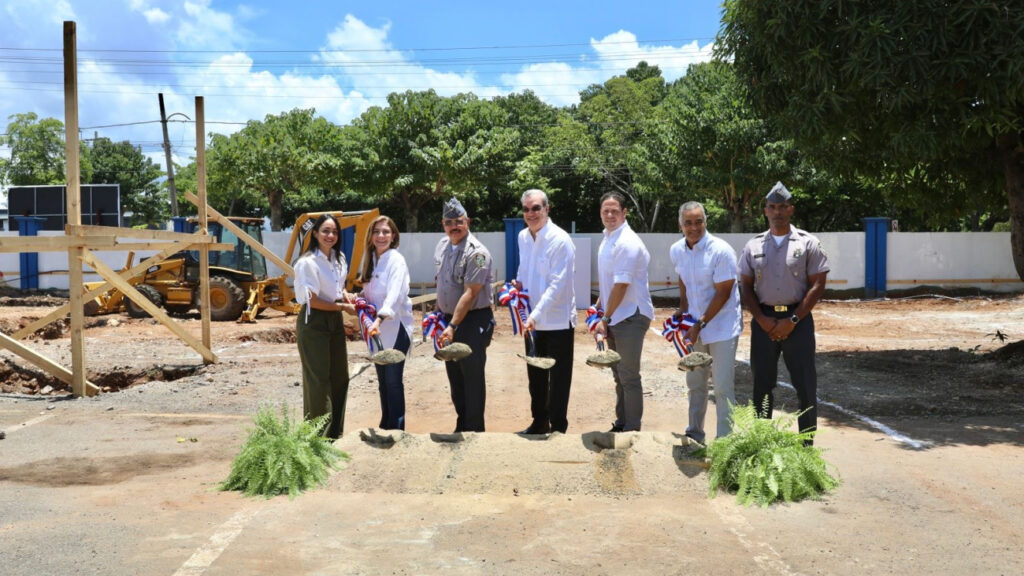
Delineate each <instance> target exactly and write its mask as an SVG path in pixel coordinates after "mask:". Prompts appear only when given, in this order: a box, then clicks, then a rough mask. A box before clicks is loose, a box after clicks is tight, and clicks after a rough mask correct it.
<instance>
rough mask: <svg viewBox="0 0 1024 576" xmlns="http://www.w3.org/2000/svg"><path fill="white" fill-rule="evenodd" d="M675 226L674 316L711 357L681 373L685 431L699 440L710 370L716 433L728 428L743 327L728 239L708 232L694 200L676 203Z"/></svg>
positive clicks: (733, 256) (697, 347)
mask: <svg viewBox="0 0 1024 576" xmlns="http://www.w3.org/2000/svg"><path fill="white" fill-rule="evenodd" d="M679 230H680V231H681V232H682V233H683V238H682V239H681V240H679V241H678V242H676V243H675V244H673V245H672V247H671V248H670V249H669V256H670V258H671V259H672V266H673V267H674V268H675V271H676V274H678V275H679V312H678V314H680V315H682V314H689V315H690V316H692V317H693V318H694V319H695V320H696V321H697V323H696V324H694V325H693V326H692V327H691V328H690V329H689V330H688V331H687V332H686V339H687V340H689V341H690V342H692V343H693V350H694V351H695V352H704V353H705V354H710V355H711V358H712V363H711V366H709V367H704V368H698V369H696V370H691V371H690V372H687V373H686V387H687V388H689V391H690V420H689V424H688V425H687V426H686V435H687V436H689V437H690V438H693V439H694V440H696V441H697V442H700V443H702V444H703V443H704V416H705V414H707V411H708V370H709V369H710V371H711V378H712V382H714V387H715V412H716V415H717V417H718V427H717V428H718V433H717V437H719V438H721V437H722V436H725V435H727V434H729V432H731V431H732V421H731V420H730V416H729V410H730V406H732V405H733V404H735V403H736V394H735V392H734V390H735V385H734V375H735V372H736V344H737V343H738V342H739V338H740V332H742V331H743V315H742V313H741V312H740V292H739V287H738V285H737V283H736V275H737V272H736V252H735V251H733V249H732V246H729V243H728V242H726V241H725V240H722V239H721V238H718V237H717V236H713V235H712V234H711V233H710V232H708V229H707V214H706V213H705V211H704V206H703V205H702V204H700V203H699V202H687V203H685V204H683V205H682V206H680V207H679Z"/></svg>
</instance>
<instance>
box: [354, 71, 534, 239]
mask: <svg viewBox="0 0 1024 576" xmlns="http://www.w3.org/2000/svg"><path fill="white" fill-rule="evenodd" d="M350 131H351V135H350V136H351V137H350V138H346V143H347V145H348V146H353V148H352V149H351V153H352V154H351V155H350V156H348V157H347V158H346V162H347V163H348V165H349V166H350V168H349V169H348V170H347V174H349V175H350V176H351V178H352V184H351V186H352V188H353V189H355V190H357V191H359V192H362V193H364V194H367V195H368V196H369V198H371V199H372V200H374V201H377V202H385V201H388V200H392V199H394V200H396V201H397V203H398V205H399V206H400V209H401V210H402V212H403V217H404V221H405V229H406V230H408V231H410V232H415V231H418V230H419V218H420V214H421V213H422V210H423V208H424V207H425V206H427V205H431V204H439V203H440V202H441V201H442V200H443V199H444V198H445V197H447V196H450V195H455V196H458V197H459V198H460V199H461V200H462V201H463V202H464V203H467V204H469V206H467V209H471V206H476V205H480V204H481V203H482V202H483V201H484V200H486V198H487V196H488V194H489V191H490V190H489V187H493V185H494V183H495V182H501V181H507V178H505V179H504V180H503V177H502V175H507V174H510V173H511V172H512V171H513V169H514V163H515V159H514V156H513V152H514V151H515V150H516V149H518V148H519V144H518V133H517V132H516V131H515V130H513V129H511V128H509V127H508V126H507V115H506V113H505V112H504V111H503V110H502V109H501V108H500V107H498V106H496V105H495V104H494V103H492V102H487V101H481V100H479V99H477V98H476V96H474V95H472V94H457V95H455V96H451V97H447V98H446V97H442V96H438V95H437V94H436V93H435V92H434V91H433V90H428V91H422V92H414V91H407V92H403V93H392V94H390V95H389V96H388V105H387V107H384V108H381V107H373V108H370V109H369V110H367V111H366V112H364V113H363V114H362V115H361V116H360V117H359V118H357V119H355V120H354V121H353V123H352V127H351V130H350ZM476 217H477V216H476V215H475V214H474V218H476Z"/></svg>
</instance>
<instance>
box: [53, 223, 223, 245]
mask: <svg viewBox="0 0 1024 576" xmlns="http://www.w3.org/2000/svg"><path fill="white" fill-rule="evenodd" d="M66 228H67V233H68V234H69V235H79V234H81V235H83V236H115V237H117V238H142V239H143V240H168V241H171V242H189V243H191V244H202V243H207V244H212V243H213V242H215V241H216V238H213V237H212V236H203V235H202V234H197V233H193V232H172V231H170V230H138V229H135V228H119V227H117V226H88V225H81V226H71V225H68V226H66Z"/></svg>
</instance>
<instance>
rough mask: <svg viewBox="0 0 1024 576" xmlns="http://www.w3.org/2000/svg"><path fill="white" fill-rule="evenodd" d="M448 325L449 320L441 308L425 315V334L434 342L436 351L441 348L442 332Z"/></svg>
mask: <svg viewBox="0 0 1024 576" xmlns="http://www.w3.org/2000/svg"><path fill="white" fill-rule="evenodd" d="M447 327H448V322H446V321H445V319H444V313H443V312H441V311H440V310H434V311H433V312H431V313H430V314H427V315H426V316H424V317H423V336H424V337H425V338H430V339H431V340H432V341H433V342H434V352H437V351H438V350H440V349H441V333H442V332H444V329H445V328H447Z"/></svg>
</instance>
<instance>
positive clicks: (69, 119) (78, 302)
mask: <svg viewBox="0 0 1024 576" xmlns="http://www.w3.org/2000/svg"><path fill="white" fill-rule="evenodd" d="M77 42H78V40H77V33H76V30H75V23H74V22H72V21H65V22H64V158H65V163H64V172H65V175H66V177H67V189H66V193H67V213H68V224H72V225H75V226H80V225H81V224H82V205H81V199H82V192H81V175H80V173H79V171H80V168H79V157H78V49H77ZM84 255H85V248H83V247H82V246H74V247H70V248H68V292H69V293H70V295H71V298H70V299H71V302H70V304H71V392H72V393H73V394H74V395H75V396H86V395H91V394H95V388H89V387H87V385H86V384H87V383H86V380H85V336H84V334H83V333H82V330H83V328H84V327H85V318H84V315H83V313H82V312H83V310H82V307H83V305H84V303H83V301H82V280H83V277H82V257H83V256H84Z"/></svg>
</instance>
